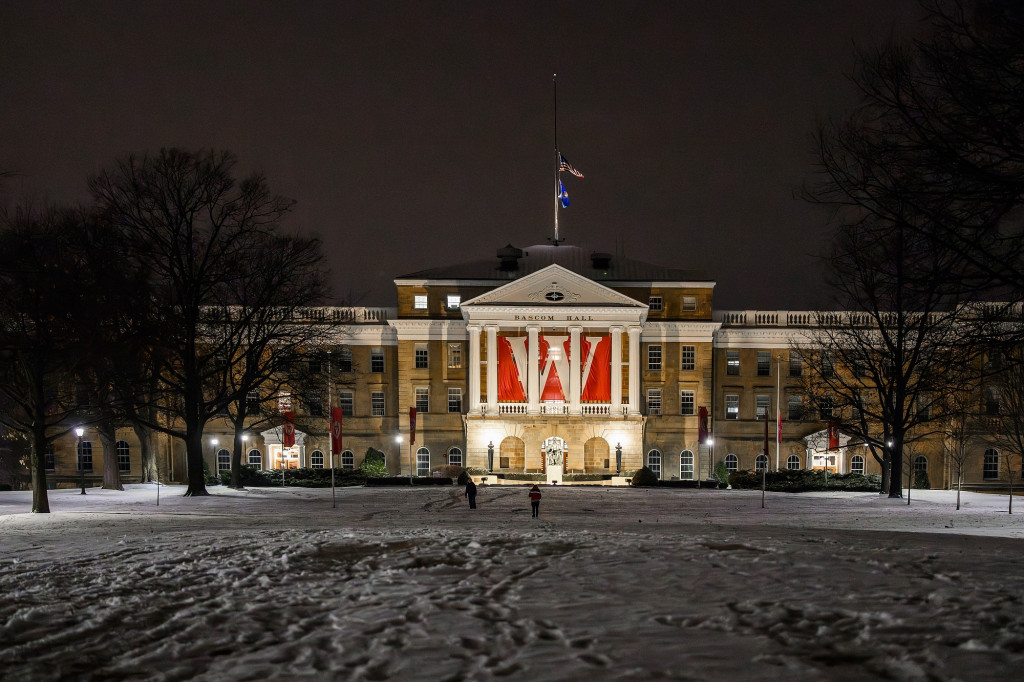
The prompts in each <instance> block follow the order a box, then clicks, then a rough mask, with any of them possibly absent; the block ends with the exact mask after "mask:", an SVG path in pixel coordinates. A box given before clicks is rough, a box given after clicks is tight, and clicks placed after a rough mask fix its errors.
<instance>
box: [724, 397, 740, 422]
mask: <svg viewBox="0 0 1024 682" xmlns="http://www.w3.org/2000/svg"><path fill="white" fill-rule="evenodd" d="M725 418H726V419H739V418H740V397H739V396H738V395H727V396H725Z"/></svg>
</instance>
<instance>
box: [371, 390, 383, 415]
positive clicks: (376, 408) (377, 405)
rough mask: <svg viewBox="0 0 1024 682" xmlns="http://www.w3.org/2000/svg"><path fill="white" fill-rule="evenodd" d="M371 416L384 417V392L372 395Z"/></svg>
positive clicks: (372, 393) (374, 392)
mask: <svg viewBox="0 0 1024 682" xmlns="http://www.w3.org/2000/svg"><path fill="white" fill-rule="evenodd" d="M370 415H371V416H373V417H383V416H384V391H372V392H371V393H370Z"/></svg>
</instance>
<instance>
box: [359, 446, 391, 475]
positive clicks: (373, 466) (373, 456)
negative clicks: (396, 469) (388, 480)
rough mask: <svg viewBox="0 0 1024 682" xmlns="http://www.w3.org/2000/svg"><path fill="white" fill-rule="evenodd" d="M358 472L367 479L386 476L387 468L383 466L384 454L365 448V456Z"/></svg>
mask: <svg viewBox="0 0 1024 682" xmlns="http://www.w3.org/2000/svg"><path fill="white" fill-rule="evenodd" d="M359 470H360V471H362V472H363V475H364V476H366V477H367V478H384V477H385V476H387V475H388V468H387V467H386V466H385V465H384V453H383V452H381V451H380V450H374V449H373V448H366V455H365V456H364V457H363V463H362V464H360V465H359Z"/></svg>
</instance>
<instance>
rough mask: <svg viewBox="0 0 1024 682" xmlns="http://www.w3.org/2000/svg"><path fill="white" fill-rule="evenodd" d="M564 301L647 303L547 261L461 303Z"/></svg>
mask: <svg viewBox="0 0 1024 682" xmlns="http://www.w3.org/2000/svg"><path fill="white" fill-rule="evenodd" d="M567 305H568V306H587V307H591V306H596V307H610V308H632V309H636V310H644V311H646V309H647V306H646V305H644V304H642V303H640V302H639V301H637V300H635V299H632V298H630V297H629V296H626V295H625V294H620V293H619V292H617V291H615V290H614V289H609V288H608V287H606V286H604V285H603V284H599V283H597V282H595V281H594V280H591V279H587V278H586V277H584V276H582V275H578V274H576V273H575V272H573V271H571V270H568V269H566V268H563V267H562V266H561V265H549V266H548V267H546V268H544V269H543V270H539V271H537V272H535V273H533V274H531V275H527V276H526V277H523V278H522V279H517V280H515V281H514V282H509V283H508V284H506V285H504V286H501V287H498V288H497V289H493V290H491V291H488V292H487V293H486V294H481V295H480V296H477V297H476V298H474V299H472V300H469V301H466V302H465V303H463V304H462V307H463V308H464V309H465V308H472V307H474V306H528V307H546V306H550V307H552V308H557V307H564V306H567Z"/></svg>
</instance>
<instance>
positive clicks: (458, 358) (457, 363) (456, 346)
mask: <svg viewBox="0 0 1024 682" xmlns="http://www.w3.org/2000/svg"><path fill="white" fill-rule="evenodd" d="M448 369H462V344H461V343H449V344H448Z"/></svg>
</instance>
